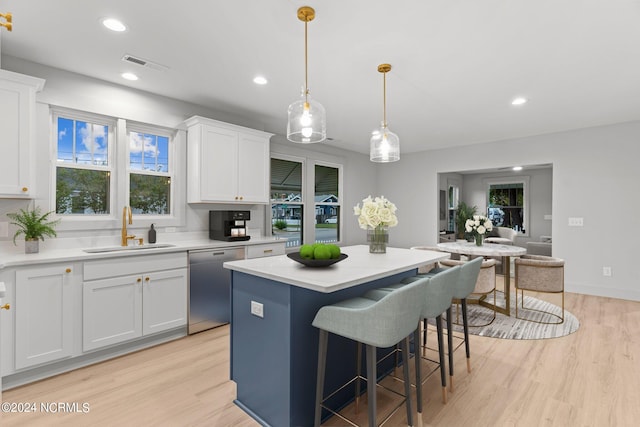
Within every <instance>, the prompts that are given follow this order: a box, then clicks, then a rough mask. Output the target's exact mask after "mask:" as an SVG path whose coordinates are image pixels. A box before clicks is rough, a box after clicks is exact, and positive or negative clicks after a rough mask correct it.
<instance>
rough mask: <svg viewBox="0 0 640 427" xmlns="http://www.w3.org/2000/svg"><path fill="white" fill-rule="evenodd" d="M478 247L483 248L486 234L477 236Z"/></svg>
mask: <svg viewBox="0 0 640 427" xmlns="http://www.w3.org/2000/svg"><path fill="white" fill-rule="evenodd" d="M475 238H476V246H482V241H483V240H484V234H476V235H475Z"/></svg>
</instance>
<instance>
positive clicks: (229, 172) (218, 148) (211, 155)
mask: <svg viewBox="0 0 640 427" xmlns="http://www.w3.org/2000/svg"><path fill="white" fill-rule="evenodd" d="M200 156H201V157H200V177H199V178H200V198H201V199H202V201H216V202H224V201H228V202H233V201H236V200H237V197H238V193H237V191H238V170H237V165H238V132H234V131H230V130H226V129H220V128H216V127H213V126H202V145H201V154H200Z"/></svg>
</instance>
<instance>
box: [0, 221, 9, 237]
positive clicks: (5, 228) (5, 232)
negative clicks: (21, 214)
mask: <svg viewBox="0 0 640 427" xmlns="http://www.w3.org/2000/svg"><path fill="white" fill-rule="evenodd" d="M0 237H9V223H8V222H7V221H1V222H0Z"/></svg>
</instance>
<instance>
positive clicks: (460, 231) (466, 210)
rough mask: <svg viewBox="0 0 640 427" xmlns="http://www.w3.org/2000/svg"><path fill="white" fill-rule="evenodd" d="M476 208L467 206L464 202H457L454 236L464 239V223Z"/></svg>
mask: <svg viewBox="0 0 640 427" xmlns="http://www.w3.org/2000/svg"><path fill="white" fill-rule="evenodd" d="M477 210H478V208H477V207H476V206H469V205H467V204H466V203H465V202H460V203H458V207H457V208H456V233H457V234H456V237H457V238H458V239H461V240H463V239H465V237H466V236H465V234H466V227H465V226H466V223H467V220H468V219H469V218H473V216H474V215H475V214H476V212H477Z"/></svg>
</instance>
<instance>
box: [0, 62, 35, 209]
mask: <svg viewBox="0 0 640 427" xmlns="http://www.w3.org/2000/svg"><path fill="white" fill-rule="evenodd" d="M34 111H35V94H34V90H33V88H31V87H29V86H26V85H24V84H20V83H17V82H13V81H7V80H3V79H2V74H0V129H2V156H0V197H12V196H29V194H30V193H33V192H32V190H33V189H32V188H31V184H32V182H31V174H30V168H29V161H30V158H29V156H30V154H31V153H30V149H31V132H32V127H33V125H32V123H31V121H32V120H33V116H34Z"/></svg>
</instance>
